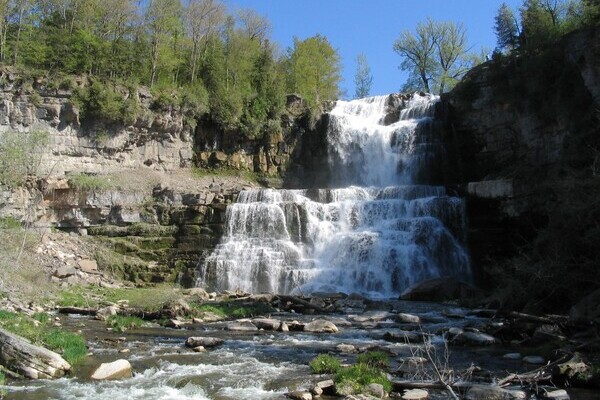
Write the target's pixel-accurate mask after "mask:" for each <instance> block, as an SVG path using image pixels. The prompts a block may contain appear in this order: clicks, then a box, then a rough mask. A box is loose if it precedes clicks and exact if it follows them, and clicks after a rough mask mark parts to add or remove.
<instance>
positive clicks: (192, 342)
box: [185, 336, 225, 348]
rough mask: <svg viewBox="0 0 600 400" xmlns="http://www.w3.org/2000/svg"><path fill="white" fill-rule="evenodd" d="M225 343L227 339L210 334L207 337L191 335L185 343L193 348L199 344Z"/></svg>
mask: <svg viewBox="0 0 600 400" xmlns="http://www.w3.org/2000/svg"><path fill="white" fill-rule="evenodd" d="M223 343H225V341H224V340H223V339H220V338H216V337H210V336H206V337H202V336H191V337H189V338H187V340H186V341H185V345H186V346H187V347H192V348H195V347H198V346H202V347H215V346H219V345H222V344H223Z"/></svg>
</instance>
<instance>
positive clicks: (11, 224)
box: [0, 216, 21, 230]
mask: <svg viewBox="0 0 600 400" xmlns="http://www.w3.org/2000/svg"><path fill="white" fill-rule="evenodd" d="M0 229H6V230H12V229H21V221H19V220H18V219H17V218H15V217H11V216H7V217H2V218H0Z"/></svg>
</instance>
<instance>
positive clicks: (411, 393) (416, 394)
mask: <svg viewBox="0 0 600 400" xmlns="http://www.w3.org/2000/svg"><path fill="white" fill-rule="evenodd" d="M428 397H429V392H427V390H423V389H410V390H405V391H404V394H403V395H402V399H403V400H425V399H426V398H428Z"/></svg>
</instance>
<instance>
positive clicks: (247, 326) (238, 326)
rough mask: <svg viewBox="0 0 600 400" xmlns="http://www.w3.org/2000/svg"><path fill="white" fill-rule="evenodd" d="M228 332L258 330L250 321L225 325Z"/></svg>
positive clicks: (239, 321)
mask: <svg viewBox="0 0 600 400" xmlns="http://www.w3.org/2000/svg"><path fill="white" fill-rule="evenodd" d="M227 330H228V331H241V332H251V331H257V330H258V328H257V327H256V325H254V324H253V323H252V321H250V320H238V321H233V322H229V323H228V324H227Z"/></svg>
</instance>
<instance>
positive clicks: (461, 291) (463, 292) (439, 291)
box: [400, 277, 480, 301]
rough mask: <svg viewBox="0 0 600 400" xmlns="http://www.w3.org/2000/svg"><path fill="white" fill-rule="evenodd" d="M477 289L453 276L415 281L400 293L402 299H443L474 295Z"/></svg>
mask: <svg viewBox="0 0 600 400" xmlns="http://www.w3.org/2000/svg"><path fill="white" fill-rule="evenodd" d="M479 294H480V291H479V289H477V288H476V287H475V286H473V285H470V284H468V283H466V282H461V281H458V280H456V279H454V278H449V277H446V278H434V279H428V280H426V281H422V282H419V283H416V284H414V285H412V286H411V287H409V288H408V289H406V290H405V291H404V292H402V294H401V295H400V299H402V300H416V301H445V300H460V299H467V298H472V297H476V296H478V295H479Z"/></svg>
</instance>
